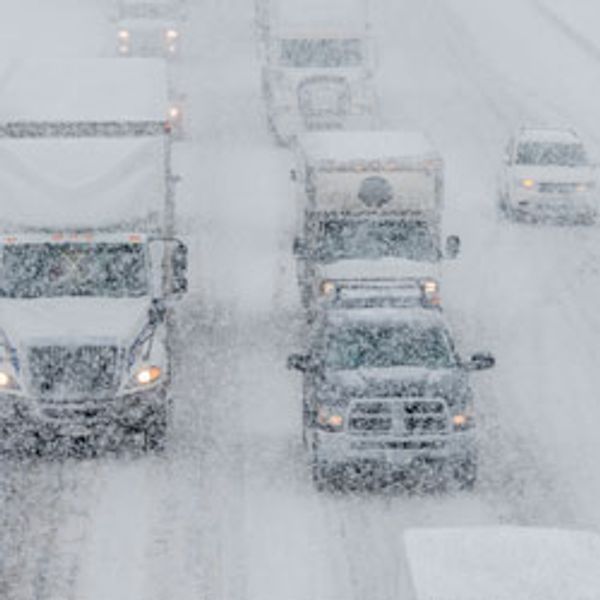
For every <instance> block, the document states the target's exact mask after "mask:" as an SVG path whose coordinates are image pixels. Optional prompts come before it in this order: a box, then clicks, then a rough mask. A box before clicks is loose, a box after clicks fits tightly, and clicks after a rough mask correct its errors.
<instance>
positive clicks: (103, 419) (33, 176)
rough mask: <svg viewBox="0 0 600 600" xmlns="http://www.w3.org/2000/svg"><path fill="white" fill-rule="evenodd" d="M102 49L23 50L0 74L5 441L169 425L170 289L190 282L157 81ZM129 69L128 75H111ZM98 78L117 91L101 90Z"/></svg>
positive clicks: (142, 435) (159, 430)
mask: <svg viewBox="0 0 600 600" xmlns="http://www.w3.org/2000/svg"><path fill="white" fill-rule="evenodd" d="M105 60H106V62H103V61H102V59H96V60H91V61H72V62H71V61H41V62H25V63H18V65H17V66H16V67H15V68H14V69H13V70H11V69H8V70H7V71H6V72H5V73H4V78H3V85H4V87H3V94H2V96H1V97H0V155H1V156H2V157H3V158H2V161H1V164H0V205H1V207H2V215H3V216H2V219H1V220H0V397H1V400H2V409H1V411H0V423H1V428H2V432H3V434H2V437H1V438H0V446H1V447H6V448H8V449H13V448H15V447H16V448H19V447H21V446H22V445H23V444H26V446H29V445H30V444H32V445H33V446H37V445H38V444H39V443H44V444H49V445H51V446H52V445H54V444H55V443H57V442H58V441H59V440H62V439H65V440H67V442H69V443H70V442H71V441H73V440H75V441H79V440H85V441H86V442H89V444H88V445H89V447H90V448H92V449H97V448H104V447H115V446H116V447H120V445H121V443H122V442H123V441H124V440H130V439H134V440H135V441H136V443H138V440H139V443H141V444H142V445H143V447H144V448H146V449H160V448H162V447H163V446H164V443H165V439H166V432H167V425H168V422H169V419H170V417H169V415H170V407H171V402H172V392H171V369H172V359H171V357H172V350H173V311H174V303H173V301H174V300H175V299H177V298H179V297H180V296H181V295H182V294H183V293H184V292H185V291H186V289H187V278H186V269H187V250H186V247H185V245H184V244H183V243H182V242H180V241H178V240H177V239H175V237H174V236H175V197H174V184H175V178H174V176H173V174H172V172H171V166H170V127H169V126H168V123H167V121H166V119H165V104H164V102H165V97H164V90H165V87H164V80H162V79H159V80H158V81H156V79H155V76H156V71H155V70H153V69H152V68H151V67H152V64H153V63H152V61H148V62H146V63H145V66H146V67H147V70H145V71H141V72H140V71H139V70H134V71H132V67H133V66H135V65H134V63H133V62H132V63H129V61H126V62H124V61H120V60H117V59H105ZM103 66H104V67H105V68H103ZM36 73H37V77H34V75H35V74H36ZM158 73H160V70H159V71H158ZM75 74H77V76H75ZM125 74H129V75H130V79H129V82H130V84H131V87H128V86H123V87H122V86H120V85H119V81H120V77H122V76H124V75H125ZM36 86H39V90H38V92H37V93H36V92H35V88H36ZM106 86H108V89H110V90H111V92H112V93H110V94H106V93H101V94H100V93H99V90H103V89H107V88H106ZM161 90H162V92H163V94H162V95H161V93H160V92H161ZM152 92H156V94H155V93H152ZM21 98H24V99H25V100H24V101H23V102H21V101H20V99H21Z"/></svg>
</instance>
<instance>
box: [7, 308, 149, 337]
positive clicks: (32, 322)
mask: <svg viewBox="0 0 600 600" xmlns="http://www.w3.org/2000/svg"><path fill="white" fill-rule="evenodd" d="M149 306H150V303H149V300H148V297H143V298H42V299H23V300H14V299H0V330H2V331H3V332H4V333H5V335H6V336H7V338H8V341H9V342H10V343H11V344H12V345H14V346H17V347H21V348H25V347H29V346H35V345H44V344H59V345H66V346H69V345H79V344H89V343H94V344H111V345H122V344H127V343H130V341H131V340H132V338H133V337H134V336H135V335H137V333H138V332H139V331H140V329H141V328H142V327H143V325H144V323H145V321H146V320H147V319H148V309H149Z"/></svg>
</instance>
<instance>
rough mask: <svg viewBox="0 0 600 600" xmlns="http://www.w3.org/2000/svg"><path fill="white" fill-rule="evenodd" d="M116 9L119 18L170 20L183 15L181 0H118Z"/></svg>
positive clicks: (183, 8)
mask: <svg viewBox="0 0 600 600" xmlns="http://www.w3.org/2000/svg"><path fill="white" fill-rule="evenodd" d="M117 10H118V18H119V19H144V20H163V19H167V20H170V19H180V18H182V17H184V16H185V4H184V3H183V2H182V1H181V0H141V1H139V0H120V1H119V4H118V8H117Z"/></svg>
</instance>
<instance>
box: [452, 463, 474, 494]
mask: <svg viewBox="0 0 600 600" xmlns="http://www.w3.org/2000/svg"><path fill="white" fill-rule="evenodd" d="M454 481H455V482H456V484H457V485H458V489H459V490H464V491H472V490H473V489H474V488H475V484H476V483H477V460H476V459H475V458H467V459H465V460H463V461H461V462H459V463H457V464H456V466H455V467H454Z"/></svg>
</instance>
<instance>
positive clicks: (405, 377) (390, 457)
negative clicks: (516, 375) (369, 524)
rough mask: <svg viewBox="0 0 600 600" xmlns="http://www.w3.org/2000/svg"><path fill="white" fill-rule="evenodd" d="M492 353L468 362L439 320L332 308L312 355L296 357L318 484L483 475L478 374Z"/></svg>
mask: <svg viewBox="0 0 600 600" xmlns="http://www.w3.org/2000/svg"><path fill="white" fill-rule="evenodd" d="M494 363H495V360H494V358H493V357H492V356H491V355H489V354H483V353H479V354H474V355H473V356H472V357H471V358H470V360H468V361H466V362H465V361H463V360H461V358H460V357H459V356H458V354H457V353H456V350H455V348H454V341H453V338H452V335H451V334H450V332H449V330H448V328H447V326H446V324H445V322H444V320H443V318H442V315H441V313H440V312H439V311H430V310H423V309H410V308H407V309H400V310H398V309H397V308H379V309H373V308H366V309H365V308H357V309H352V310H349V309H342V310H336V309H331V310H329V311H326V312H324V313H323V314H322V315H321V316H320V318H319V320H318V321H317V322H316V323H315V325H314V327H313V328H312V330H311V334H310V340H309V350H308V352H307V353H306V354H292V355H291V356H289V357H288V368H291V369H296V370H299V371H301V372H302V373H303V378H304V386H303V387H304V396H303V402H302V405H303V438H304V441H305V444H306V446H307V447H308V448H309V450H310V455H311V462H312V472H313V480H314V482H315V484H316V486H317V488H318V489H324V488H325V487H326V485H327V484H337V485H345V484H346V483H351V476H352V474H357V475H364V474H366V475H377V476H378V475H383V476H390V475H396V474H399V475H404V477H405V480H407V481H411V478H412V480H413V481H419V480H420V479H422V478H423V477H424V476H425V477H428V476H430V477H431V478H432V479H433V483H434V484H436V485H437V484H438V483H440V482H444V481H446V480H447V479H448V478H450V477H452V478H454V479H455V480H456V481H457V483H458V485H459V487H461V488H471V487H472V486H473V485H474V483H475V480H476V476H477V449H476V444H475V416H474V402H473V392H472V390H471V388H470V386H469V372H470V371H476V370H482V369H487V368H490V367H492V366H493V365H494Z"/></svg>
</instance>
